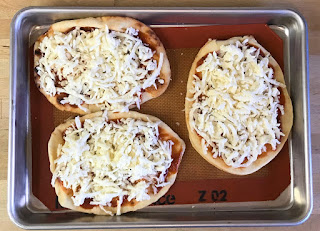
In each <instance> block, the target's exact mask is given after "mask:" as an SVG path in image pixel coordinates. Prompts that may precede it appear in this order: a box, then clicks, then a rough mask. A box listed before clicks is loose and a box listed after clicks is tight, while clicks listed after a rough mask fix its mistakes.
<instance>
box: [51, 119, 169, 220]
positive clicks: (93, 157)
mask: <svg viewBox="0 0 320 231" xmlns="http://www.w3.org/2000/svg"><path fill="white" fill-rule="evenodd" d="M159 123H160V122H145V121H142V120H138V119H132V118H127V119H119V120H117V121H106V120H105V118H104V117H96V118H92V119H86V120H85V121H84V122H83V124H81V122H80V119H79V118H78V117H76V119H75V123H74V124H73V125H72V126H70V127H69V128H67V129H66V131H65V135H64V137H63V139H64V143H63V144H60V145H59V147H58V150H57V154H58V156H57V159H56V160H55V162H54V163H55V165H56V168H55V171H54V173H53V177H52V182H51V184H52V185H53V186H54V184H55V182H56V180H57V179H59V180H60V181H61V182H63V186H64V187H65V188H67V189H72V191H73V196H72V197H71V199H72V201H73V203H74V205H75V206H81V205H82V204H83V203H84V202H85V200H86V199H90V204H91V205H97V206H100V208H101V207H102V206H112V203H114V200H116V202H117V203H116V210H117V212H116V214H117V215H120V214H121V206H122V204H123V201H124V200H127V201H132V200H133V199H134V200H135V201H145V200H149V199H150V195H152V194H156V193H157V188H161V187H164V186H166V185H168V184H170V183H171V182H168V180H167V177H166V176H167V172H168V169H169V168H170V166H171V163H172V161H173V159H172V156H171V153H172V146H173V142H172V141H171V140H167V141H162V140H161V139H160V138H159V130H158V126H159ZM103 210H104V211H105V209H103ZM105 212H106V213H109V212H107V211H105Z"/></svg>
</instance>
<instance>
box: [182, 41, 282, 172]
mask: <svg viewBox="0 0 320 231" xmlns="http://www.w3.org/2000/svg"><path fill="white" fill-rule="evenodd" d="M247 42H248V40H244V41H242V42H239V41H237V42H236V43H235V44H230V45H223V46H221V47H220V50H219V52H218V53H217V52H212V53H209V54H208V55H207V57H206V58H205V60H204V62H203V63H202V64H201V65H200V66H198V67H197V68H196V71H197V73H196V75H194V79H193V87H192V89H191V93H192V94H193V97H192V98H191V99H190V98H187V100H190V101H192V107H191V109H190V113H189V124H190V125H191V127H192V128H193V129H194V130H195V131H196V132H197V133H198V134H199V135H200V136H201V137H202V140H201V146H202V149H203V152H204V153H207V151H208V147H211V148H212V155H213V157H214V158H217V157H222V158H223V160H224V162H225V163H226V164H227V165H229V166H232V167H235V168H236V167H247V166H249V165H250V164H251V163H252V162H254V161H255V160H256V159H257V158H258V156H259V155H260V154H261V153H262V152H265V151H266V145H267V144H270V145H271V146H272V149H273V150H275V149H276V146H277V145H278V144H279V143H280V141H279V140H280V137H281V136H284V134H283V133H282V132H281V128H280V124H279V123H278V120H277V118H278V109H279V110H280V112H281V113H282V114H283V105H280V100H279V97H280V91H279V90H278V87H285V86H284V85H283V84H281V83H279V82H277V81H276V80H275V79H274V76H273V74H274V73H273V69H272V68H271V67H269V59H268V55H267V56H265V57H262V56H261V55H260V49H256V48H255V47H253V46H250V45H249V44H248V43H247ZM198 73H199V74H198Z"/></svg>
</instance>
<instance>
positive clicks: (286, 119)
mask: <svg viewBox="0 0 320 231" xmlns="http://www.w3.org/2000/svg"><path fill="white" fill-rule="evenodd" d="M245 40H247V44H249V46H252V47H255V48H258V49H260V55H262V56H264V57H266V56H267V55H268V60H269V66H271V67H272V69H273V71H274V75H273V76H274V77H273V78H275V79H276V81H278V82H280V83H282V84H285V80H284V76H283V73H282V71H281V68H280V66H279V64H278V63H277V62H276V60H275V59H274V58H273V57H272V56H271V55H270V54H269V52H268V51H267V50H266V49H264V48H263V47H262V46H261V45H260V44H259V43H258V42H257V41H256V40H255V39H254V38H253V37H252V36H244V37H234V38H231V39H228V40H224V41H217V40H209V41H208V42H207V43H206V44H205V45H204V46H203V47H202V48H201V49H200V51H199V53H198V54H197V56H196V58H195V60H194V62H193V64H192V67H191V70H190V73H189V79H188V85H187V95H186V101H185V115H186V123H187V127H188V131H189V138H190V141H191V143H192V146H193V147H194V148H195V150H196V151H197V152H198V153H199V154H200V155H201V156H202V157H203V158H204V159H205V160H207V161H208V162H209V163H210V164H212V165H214V166H215V167H217V168H219V169H221V170H223V171H225V172H228V173H232V174H236V175H247V174H251V173H253V172H256V171H257V170H259V169H260V168H262V167H263V166H265V165H266V164H268V163H269V162H270V161H271V160H272V159H273V158H275V157H276V155H277V154H278V153H279V151H280V150H281V149H282V147H283V145H284V144H285V142H286V140H287V139H288V136H289V133H290V130H291V127H292V122H293V110H292V102H291V99H290V97H289V94H288V91H287V89H286V87H284V85H282V87H281V86H279V87H278V89H279V91H280V104H282V105H283V111H284V114H283V115H282V114H281V113H279V114H278V118H277V119H278V122H279V123H280V129H281V132H282V133H283V136H281V138H280V143H279V144H277V146H276V149H275V150H272V148H271V145H270V146H269V145H267V146H266V151H265V152H262V153H261V154H260V155H258V157H257V159H256V160H255V161H254V162H252V163H251V164H250V165H249V166H246V167H232V166H229V165H227V164H226V163H225V161H224V160H223V158H222V157H221V156H219V155H218V156H217V157H216V158H214V157H213V155H214V154H215V153H212V152H211V151H210V148H209V149H208V150H207V151H204V149H203V146H202V143H201V140H202V137H201V136H200V135H199V134H198V133H197V132H196V130H195V129H194V128H193V127H192V126H191V125H190V109H191V108H192V105H193V103H194V101H191V100H190V99H192V98H193V97H194V93H192V92H191V89H192V88H193V85H194V84H193V81H194V78H195V77H194V75H196V74H197V71H196V69H197V67H198V66H200V65H201V63H202V62H203V61H204V59H205V58H206V57H207V55H208V54H209V53H212V52H214V51H215V52H217V53H219V50H220V47H221V46H222V45H229V44H236V42H237V41H238V42H240V43H241V42H243V41H245Z"/></svg>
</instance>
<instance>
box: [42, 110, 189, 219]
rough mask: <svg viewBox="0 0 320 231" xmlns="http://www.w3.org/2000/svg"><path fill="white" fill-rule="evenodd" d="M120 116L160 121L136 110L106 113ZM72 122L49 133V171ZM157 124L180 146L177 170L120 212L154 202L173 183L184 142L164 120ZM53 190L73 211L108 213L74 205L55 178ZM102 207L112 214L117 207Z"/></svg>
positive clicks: (62, 203) (52, 170)
mask: <svg viewBox="0 0 320 231" xmlns="http://www.w3.org/2000/svg"><path fill="white" fill-rule="evenodd" d="M102 115H103V112H96V113H92V114H88V115H85V116H83V117H80V121H81V122H83V121H84V120H85V119H90V118H94V117H101V116H102ZM120 118H134V119H141V120H143V121H152V122H157V121H160V119H158V118H156V117H154V116H150V115H145V114H141V113H138V112H134V111H131V112H123V113H111V112H109V113H108V119H109V120H110V119H111V120H112V119H120ZM73 123H74V119H72V120H69V121H67V122H66V123H63V124H60V125H59V126H58V127H56V128H55V130H54V131H53V133H52V134H51V137H50V140H49V143H48V155H49V161H50V171H51V173H53V172H54V170H55V164H54V161H55V160H56V159H57V148H58V145H59V144H61V143H63V137H62V135H63V132H64V131H65V130H66V128H68V127H69V126H71V124H73ZM159 126H160V127H161V128H163V129H164V131H165V132H166V134H168V135H169V136H170V137H173V138H175V139H176V140H177V141H178V143H175V145H179V147H181V150H182V151H181V153H180V154H179V160H178V164H177V168H176V169H177V172H176V173H173V174H171V175H169V176H168V177H167V181H168V182H171V183H170V184H168V185H166V186H164V187H163V188H161V189H160V190H159V191H158V193H157V194H155V195H153V194H152V195H150V199H149V200H146V201H141V202H136V203H135V205H133V206H132V205H131V206H130V205H125V206H121V213H127V212H130V211H135V210H137V209H141V208H144V207H146V206H148V205H150V204H152V203H154V202H156V201H157V200H158V199H159V198H160V197H162V196H163V195H164V194H165V193H166V192H167V191H168V190H169V188H170V187H171V186H172V185H173V183H174V181H175V179H176V176H177V173H178V168H179V165H180V162H181V159H182V156H183V153H184V151H185V143H184V141H183V140H182V139H181V138H180V137H179V136H178V135H177V134H176V133H175V132H174V131H173V130H172V129H171V128H170V127H169V126H168V125H167V124H165V123H164V122H162V121H161V123H160V124H159ZM54 187H55V191H56V194H57V196H58V201H59V203H60V205H61V206H62V207H65V208H69V209H72V210H75V211H79V212H85V213H93V214H98V215H108V214H106V213H105V212H104V211H103V210H102V209H101V208H100V207H99V206H94V207H93V208H92V209H86V208H83V207H81V206H75V205H74V204H73V201H72V199H71V196H72V195H70V193H68V191H67V190H66V189H65V188H63V187H61V184H60V182H59V181H58V180H56V182H55V185H54ZM104 209H105V210H106V211H110V212H112V213H113V214H116V212H117V207H107V206H104Z"/></svg>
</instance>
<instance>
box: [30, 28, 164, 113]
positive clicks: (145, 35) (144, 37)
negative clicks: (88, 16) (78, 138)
mask: <svg viewBox="0 0 320 231" xmlns="http://www.w3.org/2000/svg"><path fill="white" fill-rule="evenodd" d="M75 29H76V27H71V28H69V29H68V30H66V31H65V32H64V34H68V33H69V32H71V31H73V30H75ZM95 29H97V28H96V27H80V30H82V31H85V32H92V31H94V30H95ZM110 31H112V30H110ZM44 35H45V36H46V35H47V33H45V34H44ZM150 36H156V35H155V33H154V32H152V31H149V33H143V32H141V31H139V32H138V37H139V38H140V39H141V41H142V42H143V43H145V44H148V45H149V47H150V48H151V50H152V51H153V52H154V51H156V47H157V46H159V45H160V41H159V40H156V41H158V43H157V44H152V43H150V41H149V38H150ZM34 53H35V55H36V56H42V55H43V54H42V52H41V51H40V49H37V50H35V52H34ZM153 59H154V60H156V61H157V63H159V55H158V54H157V53H155V54H154V55H153ZM150 73H151V72H150V71H149V74H150ZM35 75H36V78H40V76H39V75H38V74H37V71H35ZM155 84H156V86H157V87H156V88H155V87H154V86H151V87H148V88H146V89H141V90H140V91H141V93H143V92H148V93H152V92H154V91H156V90H157V89H158V88H160V87H161V86H162V85H161V84H160V83H159V82H158V81H156V83H155ZM55 86H56V87H61V85H60V83H59V82H58V81H57V78H56V81H55ZM62 95H63V96H62ZM67 96H68V94H67V93H60V94H56V95H55V97H56V98H57V103H58V104H61V103H60V101H61V100H62V99H63V98H64V97H67ZM83 104H85V102H83V103H82V104H81V105H83ZM65 105H70V106H71V107H74V108H77V107H78V106H77V105H73V104H69V103H67V104H65Z"/></svg>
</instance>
